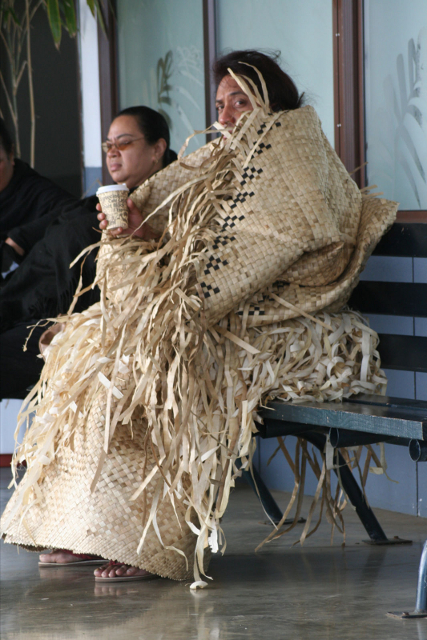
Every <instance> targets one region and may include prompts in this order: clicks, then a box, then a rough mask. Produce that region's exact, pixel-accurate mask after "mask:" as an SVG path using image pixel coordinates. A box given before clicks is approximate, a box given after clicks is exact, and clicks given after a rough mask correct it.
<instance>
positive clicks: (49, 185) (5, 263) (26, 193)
mask: <svg viewBox="0 0 427 640" xmlns="http://www.w3.org/2000/svg"><path fill="white" fill-rule="evenodd" d="M77 202H78V199H77V198H75V197H74V196H72V195H71V194H70V193H68V192H67V191H64V189H61V187H58V186H57V185H56V184H54V183H53V182H52V181H51V180H49V179H48V178H44V177H43V176H41V175H40V174H38V173H37V172H36V171H34V169H31V167H30V166H29V165H28V164H27V163H26V162H23V161H22V160H19V158H14V145H13V142H12V138H11V136H10V135H9V132H8V131H7V129H6V126H5V124H4V120H3V119H2V118H0V243H1V244H0V255H1V272H2V274H5V273H7V272H8V271H9V269H10V267H11V266H12V263H13V262H16V263H17V264H20V263H21V262H22V259H23V257H24V256H25V255H26V254H27V253H28V251H29V250H30V248H31V247H32V246H33V245H34V244H35V243H36V242H37V241H38V240H40V239H41V238H42V237H43V235H44V233H45V231H46V228H47V226H48V225H49V223H50V222H51V221H52V220H54V219H55V218H56V217H57V216H58V215H59V214H60V213H61V210H62V207H63V206H65V205H71V206H73V205H74V204H76V203H77ZM22 225H24V226H22ZM27 225H30V226H27ZM24 228H26V231H24V233H22V229H24Z"/></svg>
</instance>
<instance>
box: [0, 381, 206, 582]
mask: <svg viewBox="0 0 427 640" xmlns="http://www.w3.org/2000/svg"><path fill="white" fill-rule="evenodd" d="M125 386H126V382H125V381H123V383H122V384H121V385H120V384H119V385H118V388H120V387H122V388H124V387H125ZM138 413H139V415H138ZM138 413H137V415H134V419H133V424H132V428H130V427H127V428H124V429H120V430H118V431H117V432H116V434H115V437H114V438H113V440H112V441H111V444H110V447H109V452H108V455H107V456H106V457H105V460H104V463H103V467H102V470H101V474H100V477H99V480H98V482H97V485H96V488H95V490H94V491H93V492H92V491H91V484H92V481H93V476H94V470H95V469H96V468H97V466H98V463H99V457H100V454H101V452H102V449H103V442H104V426H105V400H104V396H103V395H101V396H99V397H98V399H97V400H96V401H95V403H94V404H93V406H92V408H91V410H90V413H89V416H88V418H87V420H84V421H83V420H82V421H79V425H78V428H77V429H76V430H75V431H74V432H73V433H74V434H73V438H72V442H69V443H68V445H67V446H64V447H63V448H61V451H60V453H59V454H58V455H57V456H56V458H55V461H54V462H53V463H52V464H50V465H49V466H47V467H46V470H45V472H43V473H42V476H41V479H40V481H39V483H38V485H37V490H36V492H35V491H34V488H29V491H28V496H27V498H26V502H27V503H28V505H29V506H31V509H28V512H27V514H26V516H25V521H24V523H23V522H22V521H21V519H20V518H15V519H14V520H13V521H12V524H11V526H10V527H9V528H8V533H7V542H11V543H17V544H20V545H21V546H25V547H29V548H31V547H35V548H36V549H42V548H65V549H71V550H73V551H74V552H76V553H92V554H95V555H100V556H102V557H103V558H106V559H111V560H117V561H119V562H124V563H126V564H129V565H131V566H137V567H140V568H143V569H146V570H148V571H150V572H153V573H156V574H158V575H160V576H163V577H167V578H171V579H174V580H185V579H189V578H191V576H192V574H193V562H194V549H195V542H196V536H195V534H194V533H193V532H192V531H190V529H189V528H188V526H187V524H186V522H185V514H186V507H185V506H183V504H182V502H179V501H176V502H175V504H172V502H171V500H170V499H169V497H168V496H166V497H165V496H160V497H159V496H157V500H158V503H157V507H156V516H155V528H154V527H152V528H151V529H150V531H149V533H148V534H147V536H146V538H145V541H144V547H143V551H142V553H140V554H138V553H137V548H138V545H139V542H140V539H141V536H142V534H143V530H144V527H145V525H146V523H147V519H148V517H149V514H150V511H151V508H152V503H153V496H154V494H155V492H156V484H158V479H156V480H155V481H153V482H152V483H149V484H148V485H147V488H146V490H145V491H144V492H143V493H142V494H140V495H139V496H138V497H136V499H132V496H133V494H134V493H135V492H136V491H137V490H138V489H139V487H140V485H141V480H142V479H143V478H145V477H147V476H148V475H149V474H150V473H151V472H152V470H153V468H154V467H156V458H157V459H158V452H157V454H156V452H155V451H154V447H153V444H152V443H150V441H149V439H148V438H147V424H146V420H144V418H143V417H142V415H141V414H142V411H140V412H138ZM182 484H183V487H182V490H183V491H184V489H185V488H188V486H189V479H188V477H187V478H185V477H183V479H182ZM16 496H17V494H15V497H16ZM14 506H15V501H14V499H13V498H12V500H11V501H10V502H9V504H8V506H7V508H6V511H5V513H4V515H3V518H4V519H7V518H8V517H9V514H10V513H11V512H13V509H14ZM193 520H194V517H193ZM155 529H157V532H156V530H155ZM160 540H161V541H160ZM168 547H169V548H168ZM207 560H208V557H207Z"/></svg>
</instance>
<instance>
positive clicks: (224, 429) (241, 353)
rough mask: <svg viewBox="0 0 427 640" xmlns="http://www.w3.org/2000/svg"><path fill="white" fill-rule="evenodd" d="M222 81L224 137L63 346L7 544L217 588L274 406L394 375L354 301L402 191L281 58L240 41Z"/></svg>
mask: <svg viewBox="0 0 427 640" xmlns="http://www.w3.org/2000/svg"><path fill="white" fill-rule="evenodd" d="M215 75H216V80H217V84H218V90H217V108H218V112H219V120H220V127H219V128H220V129H221V131H222V138H220V139H217V140H215V141H213V142H212V143H210V144H208V145H206V146H205V147H203V148H202V149H200V150H199V151H196V152H195V153H193V154H191V155H189V156H188V157H187V158H186V159H185V160H184V161H182V162H181V161H178V162H177V163H174V164H173V165H171V166H170V167H167V168H165V170H164V171H161V172H159V173H157V174H156V175H154V176H153V177H152V178H151V179H150V180H148V181H147V182H146V183H144V185H142V187H140V188H138V189H136V190H135V192H134V193H133V194H132V197H131V200H132V201H133V204H132V203H131V202H129V204H130V213H131V216H130V224H129V229H128V230H121V231H120V232H119V237H117V238H115V237H113V236H112V235H111V234H109V235H107V234H105V235H104V239H103V241H102V243H101V245H102V246H101V250H100V253H99V260H98V266H97V282H98V284H99V286H100V287H101V301H102V304H98V305H93V306H92V307H91V308H90V309H88V310H87V311H85V312H83V313H81V314H74V315H72V316H70V317H69V318H67V319H66V326H65V328H64V330H63V331H62V332H61V333H60V334H58V336H57V337H56V338H55V339H54V341H53V342H52V344H51V347H50V351H49V353H48V355H47V360H46V365H45V368H44V370H43V374H42V384H43V385H44V387H43V388H42V386H41V385H39V387H38V388H36V390H35V391H36V392H37V391H40V398H39V401H38V403H36V402H34V406H35V405H36V404H37V417H36V420H35V423H33V426H32V427H31V429H30V430H29V432H28V434H27V436H26V441H25V443H24V445H23V446H22V448H21V450H20V451H18V459H19V456H26V460H27V464H28V471H27V474H26V476H25V477H24V479H23V480H22V481H21V484H20V485H19V487H18V490H17V491H16V492H15V494H14V496H13V498H12V499H11V501H10V503H9V505H8V506H7V508H6V511H5V514H4V516H3V519H2V525H3V530H4V531H5V532H6V541H7V542H12V543H15V544H25V545H28V546H35V545H36V544H37V545H39V546H42V545H45V546H50V547H52V546H55V547H59V546H61V545H64V546H65V541H67V547H68V549H70V548H71V549H72V551H73V552H74V553H75V554H79V553H86V554H87V553H89V554H90V553H91V554H99V555H101V556H102V557H104V558H106V559H108V560H109V561H110V562H108V564H107V565H105V566H103V567H100V568H98V569H97V570H96V571H95V580H97V581H104V582H109V583H110V584H112V583H113V582H114V581H121V580H141V579H144V578H147V577H150V574H155V575H159V576H163V577H168V578H171V579H175V580H186V579H189V578H190V577H191V576H194V583H193V585H192V586H193V588H197V587H203V586H206V582H205V580H203V579H202V577H203V575H206V573H205V572H206V570H207V564H208V561H209V556H210V553H211V551H213V552H217V551H218V550H220V549H221V548H222V547H223V545H224V536H223V531H222V529H221V518H222V515H223V513H224V511H225V508H226V506H227V502H228V497H229V493H230V490H231V488H232V487H233V486H234V478H235V477H236V475H238V469H237V466H236V459H237V457H240V458H241V462H242V465H243V466H244V467H247V466H248V464H250V460H251V458H252V456H253V453H254V446H255V445H254V440H253V438H252V435H253V433H255V432H256V425H255V420H256V414H255V411H256V408H257V406H258V404H259V403H260V402H262V401H265V400H266V398H268V397H270V398H271V397H277V396H279V397H282V398H284V399H285V400H290V399H293V398H298V399H301V398H304V399H306V398H309V399H311V400H313V401H314V400H324V399H335V398H339V397H343V396H345V395H346V394H347V395H349V394H352V393H357V392H358V391H360V390H363V389H369V390H371V392H377V391H379V390H381V388H382V386H383V385H384V382H385V379H384V376H383V374H382V372H381V371H379V365H378V362H377V358H378V354H377V352H376V351H375V348H376V341H375V340H376V338H375V334H374V332H372V331H371V330H370V329H369V328H368V327H366V326H365V325H364V324H363V320H361V319H360V317H359V316H358V315H357V314H355V313H352V312H350V311H347V312H345V313H339V311H340V309H341V308H342V305H343V304H345V302H346V301H347V300H348V298H349V295H350V293H351V290H352V288H353V287H354V286H355V284H356V282H357V277H358V274H359V273H360V271H361V269H362V268H363V265H364V264H365V262H366V260H367V257H368V256H369V253H370V252H371V251H372V250H373V248H374V246H375V243H376V242H377V241H378V240H379V238H380V236H381V234H382V233H383V232H384V231H385V229H386V228H387V227H388V225H389V224H391V222H392V220H393V218H394V216H395V212H396V209H397V206H396V203H389V202H387V201H386V200H378V199H375V198H373V197H366V196H364V197H362V195H361V193H360V191H359V190H358V188H357V186H356V185H355V183H354V182H353V181H352V180H351V179H350V177H349V175H348V173H347V172H346V171H345V169H344V167H343V165H342V163H341V162H340V160H339V159H338V157H337V156H336V154H335V153H334V151H333V150H332V148H331V147H330V145H329V143H328V141H327V140H326V138H325V136H324V134H323V132H322V129H321V126H320V122H319V118H318V117H317V115H316V113H315V111H314V109H313V108H312V107H310V106H306V107H304V106H301V99H300V96H299V94H298V91H297V90H296V87H295V85H294V83H293V82H292V80H291V79H290V78H289V76H287V74H285V73H284V72H283V71H282V70H281V69H280V67H279V66H278V65H277V63H276V62H275V60H273V59H271V58H270V57H268V56H266V55H264V54H261V53H259V52H256V51H238V52H232V53H231V54H229V55H228V56H226V57H225V58H223V59H222V60H219V61H218V62H217V64H216V66H215ZM124 122H125V121H122V124H124ZM124 133H125V131H124V130H123V129H120V131H119V130H114V131H110V143H112V142H114V141H115V142H117V143H119V140H120V136H121V135H122V134H124ZM126 133H129V131H126ZM134 133H136V131H134ZM135 144H137V142H135ZM116 149H117V145H116ZM108 153H109V154H110V160H109V163H110V164H109V166H110V170H111V171H113V170H114V171H116V172H117V173H116V175H118V172H120V171H121V169H122V167H123V166H124V161H123V159H122V158H121V156H120V154H119V150H117V151H115V150H113V148H112V147H111V148H110V150H109V151H108ZM121 153H122V152H121ZM114 154H116V155H114ZM150 162H151V164H152V166H153V167H154V166H155V162H156V156H155V155H154V153H153V154H151V159H150ZM139 212H141V213H139ZM103 218H104V216H103V214H102V213H100V214H99V219H100V221H101V224H100V226H101V228H105V226H106V225H105V220H104V219H103ZM142 223H143V224H142ZM141 225H142V226H141ZM122 232H126V233H128V234H129V233H130V237H126V238H123V237H121V236H122ZM156 236H158V238H156ZM153 238H156V239H155V240H154V239H153ZM326 311H327V313H326ZM336 312H338V313H336ZM42 391H43V394H44V395H43V397H42ZM31 408H32V407H30V409H31ZM71 443H72V444H71ZM322 473H323V478H325V477H326V476H325V473H326V467H324V472H322ZM325 482H326V481H325ZM323 486H326V488H327V484H326V485H325V484H324V485H323ZM326 496H328V494H326ZM327 499H328V497H327ZM322 504H323V503H322ZM331 512H332V511H331ZM21 517H22V518H25V531H24V527H23V526H22V525H21V522H22V520H21ZM42 559H43V560H45V561H46V560H47V558H45V557H43V558H42Z"/></svg>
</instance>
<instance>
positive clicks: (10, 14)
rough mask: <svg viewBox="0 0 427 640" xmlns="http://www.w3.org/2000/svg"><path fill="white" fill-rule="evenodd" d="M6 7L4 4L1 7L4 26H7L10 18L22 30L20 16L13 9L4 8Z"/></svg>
mask: <svg viewBox="0 0 427 640" xmlns="http://www.w3.org/2000/svg"><path fill="white" fill-rule="evenodd" d="M4 7H5V3H4V2H2V3H1V5H0V11H1V12H2V17H3V20H2V22H3V25H5V24H6V22H7V21H8V20H9V18H10V19H11V20H13V22H14V23H15V24H16V26H17V27H19V28H20V29H22V24H21V21H20V20H19V18H18V16H17V15H16V13H15V11H14V10H13V7H6V8H4Z"/></svg>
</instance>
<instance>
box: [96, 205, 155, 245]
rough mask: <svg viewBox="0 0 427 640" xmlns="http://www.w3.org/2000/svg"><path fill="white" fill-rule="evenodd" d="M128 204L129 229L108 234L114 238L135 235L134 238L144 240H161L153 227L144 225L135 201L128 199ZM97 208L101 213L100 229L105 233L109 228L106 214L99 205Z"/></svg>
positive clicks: (114, 230) (119, 228)
mask: <svg viewBox="0 0 427 640" xmlns="http://www.w3.org/2000/svg"><path fill="white" fill-rule="evenodd" d="M126 204H127V206H128V214H129V219H128V224H129V226H128V228H127V229H123V228H122V227H117V228H116V229H109V230H108V233H110V234H111V235H112V236H114V237H117V236H123V235H133V236H136V237H137V238H142V240H157V239H158V238H159V234H158V233H157V231H155V230H154V229H153V228H152V227H150V225H149V224H148V222H146V223H145V224H142V221H143V219H144V218H143V216H142V213H141V212H140V210H139V209H138V207H137V206H136V204H135V203H134V202H133V200H132V199H131V198H128V200H127V202H126ZM96 208H97V209H98V211H99V213H98V216H97V218H98V220H99V228H100V229H101V230H102V231H105V230H106V228H107V226H108V222H107V220H106V217H105V213H103V212H102V208H101V205H100V204H97V205H96ZM141 224H142V226H141Z"/></svg>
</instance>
